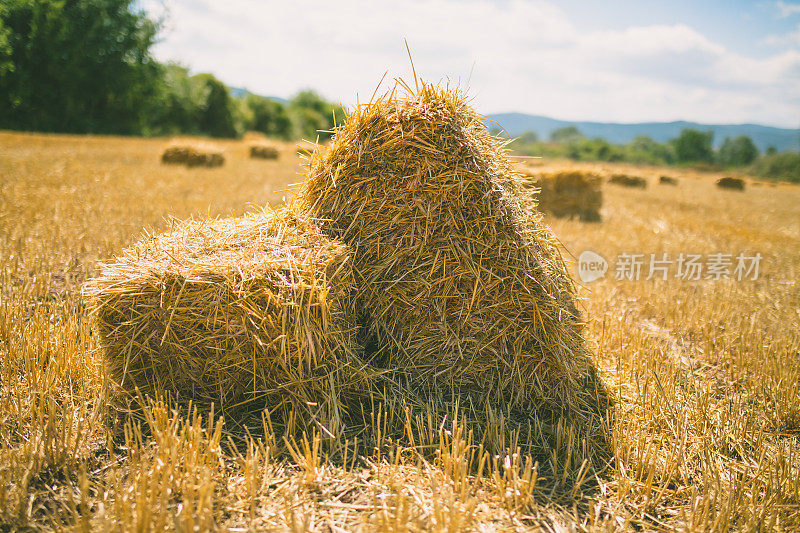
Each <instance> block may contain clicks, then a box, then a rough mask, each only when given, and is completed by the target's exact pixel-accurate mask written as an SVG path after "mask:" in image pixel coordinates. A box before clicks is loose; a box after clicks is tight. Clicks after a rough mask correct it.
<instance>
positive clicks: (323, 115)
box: [289, 91, 345, 140]
mask: <svg viewBox="0 0 800 533" xmlns="http://www.w3.org/2000/svg"><path fill="white" fill-rule="evenodd" d="M289 113H290V115H291V117H292V120H293V122H294V124H295V129H296V133H297V135H298V136H301V137H304V138H306V139H310V140H314V139H316V137H317V136H319V137H320V138H321V139H325V138H328V137H330V136H331V133H330V132H331V131H332V130H333V128H334V127H335V126H336V125H339V124H341V123H342V122H344V120H345V112H344V110H343V109H342V108H341V106H338V105H335V104H332V103H330V102H328V101H326V100H325V99H323V98H322V97H321V96H320V95H319V94H317V93H316V92H314V91H301V92H299V93H297V95H295V96H294V97H293V98H292V99H291V100H290V101H289Z"/></svg>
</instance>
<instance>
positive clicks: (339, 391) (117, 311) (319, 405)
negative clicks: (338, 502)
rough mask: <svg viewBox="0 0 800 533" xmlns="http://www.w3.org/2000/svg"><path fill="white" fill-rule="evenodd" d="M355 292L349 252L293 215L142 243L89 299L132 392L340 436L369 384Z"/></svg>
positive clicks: (117, 375) (202, 226) (108, 271)
mask: <svg viewBox="0 0 800 533" xmlns="http://www.w3.org/2000/svg"><path fill="white" fill-rule="evenodd" d="M353 284H354V276H353V271H352V262H351V261H350V258H349V251H348V248H347V247H346V246H345V245H344V244H342V243H341V242H338V241H336V240H332V239H330V238H328V237H326V236H324V235H323V234H322V233H320V231H319V229H318V228H317V227H316V226H314V225H313V224H311V223H309V222H308V221H307V220H305V219H303V218H301V217H299V216H298V215H297V214H295V213H293V212H292V211H290V210H283V211H279V212H275V213H262V214H258V215H251V216H247V217H245V218H240V219H228V220H218V221H211V222H209V221H204V222H191V223H188V224H186V225H184V226H182V227H180V228H179V229H178V230H177V231H174V232H172V233H168V234H165V235H161V236H157V237H152V238H147V239H145V240H142V241H140V242H138V243H136V244H135V245H134V246H132V247H131V248H129V249H127V250H125V251H124V252H123V253H122V254H121V255H120V256H119V257H117V258H116V259H115V260H114V262H112V263H110V264H107V265H105V266H104V267H103V269H102V273H101V274H100V276H99V277H98V278H96V279H94V280H92V281H91V282H90V283H89V284H88V285H87V287H86V293H87V295H88V297H89V300H90V301H91V302H92V309H93V316H94V319H95V321H96V324H97V327H98V331H99V334H100V339H101V345H102V349H103V352H104V354H105V358H106V360H107V363H108V367H109V370H110V374H111V375H112V376H113V378H114V380H115V381H116V382H117V383H118V384H120V385H121V386H122V389H123V390H127V391H130V392H132V391H134V389H135V388H137V387H138V388H139V390H140V391H141V392H143V393H146V394H150V395H156V394H159V393H160V392H162V391H169V392H171V393H173V394H174V395H176V396H178V397H179V398H181V399H191V400H192V401H193V402H194V403H195V404H201V405H208V404H209V403H211V402H214V403H215V404H216V406H217V407H218V408H220V407H221V408H222V409H223V410H225V411H226V412H231V411H238V410H240V409H246V408H248V406H254V405H255V406H256V407H264V406H266V407H268V408H269V409H270V411H271V412H272V413H273V414H274V415H276V416H277V419H278V420H279V422H280V420H283V421H284V422H285V423H286V424H289V425H291V423H290V422H289V421H290V420H294V421H295V422H297V423H298V424H301V425H302V424H311V423H312V421H317V422H320V423H322V424H326V425H327V424H332V425H333V426H336V425H337V422H333V421H334V420H335V421H338V426H340V427H341V425H342V423H341V422H342V421H343V420H346V409H345V406H346V405H347V404H348V402H350V401H351V400H352V399H353V398H359V397H360V395H361V394H362V393H363V391H365V390H366V389H367V386H368V381H369V376H367V375H366V374H365V369H366V366H365V364H364V362H363V361H362V359H361V355H362V351H361V349H360V347H359V345H358V343H357V341H356V338H355V335H356V325H355V324H354V323H353V321H352V320H351V316H352V313H349V312H348V308H349V306H350V305H351V298H352V296H353V291H354V289H353ZM292 411H294V413H295V414H294V415H292V414H291V413H292Z"/></svg>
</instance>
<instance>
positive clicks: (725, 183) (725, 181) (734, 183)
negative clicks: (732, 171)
mask: <svg viewBox="0 0 800 533" xmlns="http://www.w3.org/2000/svg"><path fill="white" fill-rule="evenodd" d="M717 187H720V188H722V189H731V190H733V191H743V190H744V180H743V179H742V178H733V177H730V176H726V177H724V178H720V179H718V180H717Z"/></svg>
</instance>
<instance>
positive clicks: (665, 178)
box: [658, 176, 678, 185]
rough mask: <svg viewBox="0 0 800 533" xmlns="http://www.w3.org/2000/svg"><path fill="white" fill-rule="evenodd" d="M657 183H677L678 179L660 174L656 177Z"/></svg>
mask: <svg viewBox="0 0 800 533" xmlns="http://www.w3.org/2000/svg"><path fill="white" fill-rule="evenodd" d="M658 183H659V184H661V185H677V184H678V180H677V179H675V178H673V177H670V176H661V177H659V178H658Z"/></svg>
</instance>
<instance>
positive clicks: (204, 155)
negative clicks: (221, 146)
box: [186, 149, 225, 168]
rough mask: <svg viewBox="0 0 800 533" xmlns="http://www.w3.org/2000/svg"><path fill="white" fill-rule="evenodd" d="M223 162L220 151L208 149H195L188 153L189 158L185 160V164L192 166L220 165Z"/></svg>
mask: <svg viewBox="0 0 800 533" xmlns="http://www.w3.org/2000/svg"><path fill="white" fill-rule="evenodd" d="M224 163H225V157H224V156H223V155H222V152H218V151H210V150H209V149H206V150H203V151H200V150H197V151H195V152H193V153H191V154H189V159H188V160H187V161H186V166H187V167H189V168H192V167H209V168H213V167H221V166H222V165H223V164H224Z"/></svg>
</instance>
